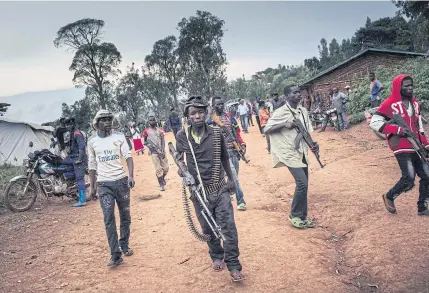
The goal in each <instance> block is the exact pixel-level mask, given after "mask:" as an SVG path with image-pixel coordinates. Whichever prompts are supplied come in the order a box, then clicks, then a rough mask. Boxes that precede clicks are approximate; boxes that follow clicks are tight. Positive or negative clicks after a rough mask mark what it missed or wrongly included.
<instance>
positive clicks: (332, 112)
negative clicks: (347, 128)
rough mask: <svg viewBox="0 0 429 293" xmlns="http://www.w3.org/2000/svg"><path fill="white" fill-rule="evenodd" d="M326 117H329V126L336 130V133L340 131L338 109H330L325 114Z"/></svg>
mask: <svg viewBox="0 0 429 293" xmlns="http://www.w3.org/2000/svg"><path fill="white" fill-rule="evenodd" d="M324 115H328V125H329V126H331V127H332V128H334V129H335V130H336V131H340V125H339V123H338V114H337V109H335V108H332V109H329V110H327V111H326V112H325V114H324ZM325 117H326V116H325Z"/></svg>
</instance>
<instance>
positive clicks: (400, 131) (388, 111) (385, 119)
mask: <svg viewBox="0 0 429 293" xmlns="http://www.w3.org/2000/svg"><path fill="white" fill-rule="evenodd" d="M393 114H400V115H401V116H402V118H403V119H404V121H405V122H406V123H407V125H408V128H409V130H410V131H411V132H412V133H413V134H414V135H415V136H416V137H417V138H418V139H419V140H420V142H421V143H422V144H423V145H424V146H425V148H426V152H427V149H428V147H429V145H428V140H427V138H426V136H425V134H424V129H423V125H422V116H421V106H420V103H419V102H418V101H417V99H416V98H414V97H413V80H412V78H411V77H410V76H408V75H405V74H400V75H398V76H396V77H395V78H394V79H393V82H392V94H391V95H390V96H389V97H388V98H387V99H386V100H385V101H384V102H383V103H382V104H381V105H380V107H379V108H378V110H377V112H376V113H375V114H374V115H373V116H372V118H371V123H370V127H371V128H372V129H374V130H376V131H379V132H380V133H383V134H386V135H387V137H388V143H389V147H390V149H391V150H392V151H393V153H394V154H395V157H396V160H397V161H398V164H399V168H400V169H401V173H402V176H401V179H399V181H398V182H397V183H396V184H395V185H394V186H393V187H392V188H391V189H390V190H389V191H388V192H387V193H386V194H383V202H384V205H385V207H386V209H387V211H388V212H389V213H392V214H396V207H395V203H394V201H395V199H396V198H397V197H398V196H399V195H400V194H401V193H403V192H407V191H409V190H411V189H412V188H413V187H414V180H415V177H416V174H417V176H419V177H420V186H419V200H418V201H417V214H418V215H422V216H423V215H429V211H428V204H427V201H428V192H429V167H428V164H427V162H423V161H422V159H420V158H419V156H418V154H417V153H416V151H415V150H414V149H413V146H412V144H411V143H410V141H409V140H408V139H407V137H408V132H407V131H406V129H404V128H403V127H400V126H398V125H396V124H391V123H389V121H390V119H391V118H392V116H393ZM393 136H399V140H398V143H397V145H395V144H393V143H392V140H393V139H392V137H393ZM423 159H426V158H423Z"/></svg>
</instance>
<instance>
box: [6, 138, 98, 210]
mask: <svg viewBox="0 0 429 293" xmlns="http://www.w3.org/2000/svg"><path fill="white" fill-rule="evenodd" d="M32 147H33V143H32V142H30V148H32ZM61 160H62V158H61V157H60V156H57V155H54V154H53V153H52V152H50V151H49V150H47V149H44V150H41V151H35V152H34V153H33V152H30V153H29V154H28V159H25V160H24V166H25V167H26V169H27V170H26V175H19V176H16V177H14V178H12V179H11V180H10V181H9V183H8V185H7V186H6V190H5V196H4V203H5V205H6V206H7V207H8V208H9V209H10V210H11V211H13V212H24V211H27V210H29V209H30V208H31V207H32V206H33V204H34V202H35V201H36V198H37V195H38V194H39V193H41V194H43V195H45V197H52V196H57V197H63V196H66V197H69V198H72V199H74V200H78V194H77V193H78V189H77V184H76V181H75V176H74V169H73V165H64V164H61ZM89 185H90V184H89V183H86V184H85V186H86V187H87V188H88V187H89ZM15 187H18V188H21V190H18V191H15V190H14V188H15ZM21 203H23V204H22V205H21Z"/></svg>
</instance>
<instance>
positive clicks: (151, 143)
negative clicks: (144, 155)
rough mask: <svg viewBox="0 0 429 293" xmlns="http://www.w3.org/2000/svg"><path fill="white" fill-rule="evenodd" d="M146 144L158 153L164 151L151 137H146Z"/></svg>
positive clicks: (160, 153)
mask: <svg viewBox="0 0 429 293" xmlns="http://www.w3.org/2000/svg"><path fill="white" fill-rule="evenodd" d="M145 143H146V145H147V147H148V148H149V149H150V151H151V152H152V153H153V152H156V153H158V155H162V154H163V153H164V152H163V151H161V150H160V149H159V147H157V146H156V145H155V144H154V143H153V141H151V140H150V139H149V138H147V139H146V142H145Z"/></svg>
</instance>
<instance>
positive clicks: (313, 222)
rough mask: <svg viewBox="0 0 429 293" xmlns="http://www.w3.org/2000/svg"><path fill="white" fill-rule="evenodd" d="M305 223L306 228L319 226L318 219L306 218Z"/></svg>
mask: <svg viewBox="0 0 429 293" xmlns="http://www.w3.org/2000/svg"><path fill="white" fill-rule="evenodd" d="M304 224H305V227H306V228H316V227H317V221H316V219H311V220H310V219H305V220H304Z"/></svg>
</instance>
